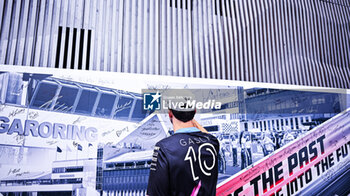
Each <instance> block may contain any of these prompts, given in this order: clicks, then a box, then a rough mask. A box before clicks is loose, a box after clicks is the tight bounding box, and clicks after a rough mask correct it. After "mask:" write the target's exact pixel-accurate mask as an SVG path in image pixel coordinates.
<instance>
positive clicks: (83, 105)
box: [75, 89, 98, 115]
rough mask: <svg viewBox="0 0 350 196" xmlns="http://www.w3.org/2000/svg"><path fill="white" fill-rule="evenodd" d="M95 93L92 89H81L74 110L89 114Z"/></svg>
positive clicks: (95, 96)
mask: <svg viewBox="0 0 350 196" xmlns="http://www.w3.org/2000/svg"><path fill="white" fill-rule="evenodd" d="M97 94H98V93H97V91H95V90H94V89H83V91H82V93H81V96H80V98H79V102H78V105H77V108H76V110H75V112H76V113H80V114H89V115H90V114H91V112H92V109H93V107H94V104H95V101H96V98H97Z"/></svg>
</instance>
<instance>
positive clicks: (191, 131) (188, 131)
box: [175, 127, 200, 134]
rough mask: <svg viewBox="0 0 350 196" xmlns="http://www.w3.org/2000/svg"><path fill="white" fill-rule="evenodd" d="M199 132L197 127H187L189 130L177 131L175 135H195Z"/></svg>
mask: <svg viewBox="0 0 350 196" xmlns="http://www.w3.org/2000/svg"><path fill="white" fill-rule="evenodd" d="M199 131H200V130H199V129H197V128H196V127H187V128H182V129H178V130H177V131H175V134H176V133H194V132H199Z"/></svg>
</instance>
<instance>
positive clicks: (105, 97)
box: [95, 93, 117, 117]
mask: <svg viewBox="0 0 350 196" xmlns="http://www.w3.org/2000/svg"><path fill="white" fill-rule="evenodd" d="M116 97H117V96H116V95H113V94H109V93H102V94H101V97H100V101H99V103H98V106H97V108H96V112H95V115H96V116H101V117H110V115H111V112H112V109H113V105H114V101H115V99H116Z"/></svg>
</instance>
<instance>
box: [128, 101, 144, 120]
mask: <svg viewBox="0 0 350 196" xmlns="http://www.w3.org/2000/svg"><path fill="white" fill-rule="evenodd" d="M146 114H147V111H146V110H144V109H143V101H142V99H136V103H135V108H134V111H133V113H132V117H131V118H132V119H133V120H136V121H141V120H142V119H144V118H145V117H146Z"/></svg>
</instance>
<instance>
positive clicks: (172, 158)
mask: <svg viewBox="0 0 350 196" xmlns="http://www.w3.org/2000/svg"><path fill="white" fill-rule="evenodd" d="M218 153H219V142H218V140H217V139H216V137H214V136H212V135H210V134H206V133H202V132H200V131H199V130H198V129H197V128H194V127H191V128H185V129H179V130H178V131H177V132H176V133H175V134H174V135H172V136H170V137H168V138H165V139H163V140H161V141H159V142H158V143H157V144H156V146H155V150H154V154H153V158H152V163H151V169H150V176H149V181H148V188H147V194H148V195H150V196H163V195H164V196H170V195H186V196H189V195H191V196H192V195H205V196H207V195H215V194H216V183H217V178H218Z"/></svg>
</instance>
